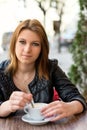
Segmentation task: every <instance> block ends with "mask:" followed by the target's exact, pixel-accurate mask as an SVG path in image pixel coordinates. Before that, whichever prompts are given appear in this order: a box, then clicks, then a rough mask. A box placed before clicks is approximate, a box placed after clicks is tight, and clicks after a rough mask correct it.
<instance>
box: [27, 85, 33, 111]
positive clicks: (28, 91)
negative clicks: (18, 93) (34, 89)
mask: <svg viewBox="0 0 87 130" xmlns="http://www.w3.org/2000/svg"><path fill="white" fill-rule="evenodd" d="M27 93H31V92H30V90H29V87H27ZM30 103H31V106H32V107H33V108H34V100H33V98H32V100H31V102H30Z"/></svg>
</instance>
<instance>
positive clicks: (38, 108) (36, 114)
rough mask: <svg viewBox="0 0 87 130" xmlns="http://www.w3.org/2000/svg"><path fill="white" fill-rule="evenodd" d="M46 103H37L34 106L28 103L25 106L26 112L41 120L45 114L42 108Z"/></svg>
mask: <svg viewBox="0 0 87 130" xmlns="http://www.w3.org/2000/svg"><path fill="white" fill-rule="evenodd" d="M46 105H47V104H46V103H35V104H34V108H33V107H32V106H31V104H28V105H26V106H25V107H24V112H25V113H27V114H29V116H30V118H31V119H33V120H37V121H41V120H43V119H44V116H43V115H42V114H41V109H42V108H43V107H44V106H46Z"/></svg>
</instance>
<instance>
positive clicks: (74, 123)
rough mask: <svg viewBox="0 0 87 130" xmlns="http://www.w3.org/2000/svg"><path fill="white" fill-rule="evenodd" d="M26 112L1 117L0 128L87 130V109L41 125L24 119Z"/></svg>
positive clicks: (12, 129) (10, 129)
mask: <svg viewBox="0 0 87 130" xmlns="http://www.w3.org/2000/svg"><path fill="white" fill-rule="evenodd" d="M24 114H25V113H24V112H23V111H20V112H17V113H16V114H15V115H11V116H10V117H7V118H0V130H87V111H86V112H84V113H82V114H79V115H75V116H71V117H69V118H64V119H62V120H59V121H57V122H48V123H47V124H44V125H40V126H36V125H31V124H29V123H27V122H24V121H22V119H21V117H22V116H23V115H24Z"/></svg>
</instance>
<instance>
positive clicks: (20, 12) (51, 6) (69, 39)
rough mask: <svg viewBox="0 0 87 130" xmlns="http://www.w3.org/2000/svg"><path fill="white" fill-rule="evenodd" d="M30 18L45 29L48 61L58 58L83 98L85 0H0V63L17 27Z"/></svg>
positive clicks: (86, 79) (86, 87)
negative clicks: (47, 41)
mask: <svg viewBox="0 0 87 130" xmlns="http://www.w3.org/2000/svg"><path fill="white" fill-rule="evenodd" d="M33 18H34V19H38V20H39V21H40V22H41V23H42V24H43V26H44V28H45V30H46V33H47V36H48V40H49V45H50V53H49V58H56V59H58V61H59V66H61V68H62V69H63V70H64V71H65V73H66V74H67V76H69V78H70V79H71V80H72V82H73V83H75V84H76V85H77V87H78V88H79V89H80V91H81V93H83V95H85V97H86V98H87V0H0V62H1V61H2V60H4V59H6V58H8V50H9V44H10V39H11V36H12V33H13V32H14V30H15V28H16V27H17V25H18V24H19V23H20V22H21V21H23V20H25V19H33Z"/></svg>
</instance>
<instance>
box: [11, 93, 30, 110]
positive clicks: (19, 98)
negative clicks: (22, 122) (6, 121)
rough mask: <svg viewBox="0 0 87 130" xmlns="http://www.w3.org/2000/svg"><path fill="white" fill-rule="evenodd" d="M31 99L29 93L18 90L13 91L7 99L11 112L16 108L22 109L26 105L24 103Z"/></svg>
mask: <svg viewBox="0 0 87 130" xmlns="http://www.w3.org/2000/svg"><path fill="white" fill-rule="evenodd" d="M31 99H32V95H31V94H27V93H24V92H20V91H15V92H13V93H12V94H11V96H10V99H9V104H10V110H11V112H15V111H16V110H18V109H22V108H23V107H24V106H25V105H26V103H29V102H30V101H31Z"/></svg>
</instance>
